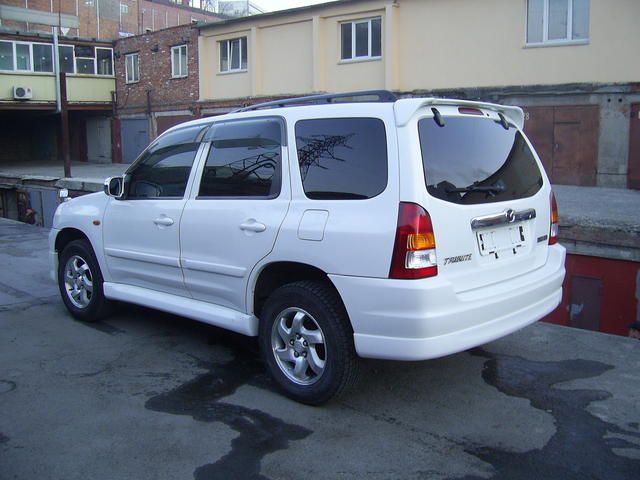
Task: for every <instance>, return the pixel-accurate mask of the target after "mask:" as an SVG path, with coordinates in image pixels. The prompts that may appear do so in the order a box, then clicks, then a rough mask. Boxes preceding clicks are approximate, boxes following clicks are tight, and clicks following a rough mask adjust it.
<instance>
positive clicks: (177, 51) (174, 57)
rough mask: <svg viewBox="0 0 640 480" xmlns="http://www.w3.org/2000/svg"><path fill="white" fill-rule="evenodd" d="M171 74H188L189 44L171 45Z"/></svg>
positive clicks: (177, 76) (179, 76) (175, 76)
mask: <svg viewBox="0 0 640 480" xmlns="http://www.w3.org/2000/svg"><path fill="white" fill-rule="evenodd" d="M171 76H172V77H173V78H181V77H186V76H187V46H186V45H180V46H178V47H171Z"/></svg>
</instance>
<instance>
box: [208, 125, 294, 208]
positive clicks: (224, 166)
mask: <svg viewBox="0 0 640 480" xmlns="http://www.w3.org/2000/svg"><path fill="white" fill-rule="evenodd" d="M282 138H283V125H282V122H281V121H280V120H279V119H275V118H265V119H255V120H240V121H232V122H227V123H220V124H214V125H213V126H212V127H211V130H209V132H208V133H207V135H206V137H205V141H210V142H211V148H210V150H209V156H208V157H207V163H206V164H205V167H204V171H203V172H202V180H201V182H200V191H199V193H198V196H199V197H200V198H201V197H260V198H275V197H277V196H278V195H279V194H280V183H281V175H282V174H281V169H282V168H281V163H282V160H281V157H282Z"/></svg>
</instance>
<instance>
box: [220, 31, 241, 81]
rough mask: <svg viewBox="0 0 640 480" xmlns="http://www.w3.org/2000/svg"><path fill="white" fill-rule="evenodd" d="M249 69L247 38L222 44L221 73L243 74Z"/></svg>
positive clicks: (235, 39) (226, 41) (234, 39)
mask: <svg viewBox="0 0 640 480" xmlns="http://www.w3.org/2000/svg"><path fill="white" fill-rule="evenodd" d="M246 69H247V37H241V38H233V39H231V40H223V41H221V42H220V72H221V73H224V72H242V71H245V70H246Z"/></svg>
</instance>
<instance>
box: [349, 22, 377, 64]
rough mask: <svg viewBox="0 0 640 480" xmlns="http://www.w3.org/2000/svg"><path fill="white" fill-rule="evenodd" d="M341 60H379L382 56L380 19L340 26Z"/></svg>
mask: <svg viewBox="0 0 640 480" xmlns="http://www.w3.org/2000/svg"><path fill="white" fill-rule="evenodd" d="M340 37H341V38H340V45H341V54H340V58H341V59H342V60H356V59H367V58H380V56H381V55H382V19H381V18H380V17H376V18H370V19H367V20H356V21H354V22H345V23H341V24H340Z"/></svg>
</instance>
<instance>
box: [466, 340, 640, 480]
mask: <svg viewBox="0 0 640 480" xmlns="http://www.w3.org/2000/svg"><path fill="white" fill-rule="evenodd" d="M472 353H473V354H474V355H477V356H480V357H484V358H486V359H487V361H486V363H485V365H484V370H483V372H482V377H483V379H484V381H485V382H486V383H487V384H489V385H491V386H493V387H495V388H497V389H498V390H499V391H500V392H502V393H504V394H506V395H509V396H512V397H518V398H525V399H528V400H529V401H530V402H531V405H532V406H533V407H534V408H538V409H541V410H544V411H546V412H548V413H549V414H550V415H552V416H553V417H554V420H555V424H556V433H555V434H554V435H553V436H552V437H551V439H550V440H549V442H548V443H547V444H546V445H545V446H544V447H543V448H542V449H539V450H531V451H528V452H523V453H519V452H510V451H508V450H505V449H499V448H494V447H479V448H466V450H467V452H468V453H471V454H472V455H475V456H477V457H478V458H480V459H481V460H483V461H484V462H487V463H489V464H491V465H492V466H493V468H494V470H495V474H494V475H493V476H492V477H491V478H492V479H496V480H502V479H504V480H512V479H516V478H517V479H521V480H528V479H531V480H538V479H541V478H544V479H562V480H571V479H576V480H578V479H579V480H584V479H585V478H590V479H596V478H597V479H607V480H623V479H624V480H631V479H637V478H640V460H635V459H631V458H628V457H622V456H619V455H616V454H615V453H614V452H613V450H612V449H614V448H630V449H635V450H640V446H639V445H638V444H636V443H630V442H628V441H626V440H623V439H621V438H611V437H609V438H605V437H608V436H610V435H612V434H613V435H625V436H628V437H632V438H636V439H638V443H640V433H639V432H637V431H631V430H623V429H621V428H620V427H618V426H617V425H615V424H612V423H608V422H606V421H603V420H601V419H600V418H598V417H596V416H594V415H593V414H591V413H589V412H588V411H587V407H588V406H589V404H591V403H592V402H596V401H601V400H606V399H608V398H610V397H611V393H609V392H606V391H603V390H586V389H576V390H566V389H561V388H556V387H555V385H556V384H558V383H562V382H567V381H570V380H576V379H582V378H592V377H597V376H599V375H602V374H603V373H605V372H606V371H608V370H611V369H612V368H613V366H611V365H607V364H605V363H600V362H595V361H590V360H582V359H576V360H563V361H557V362H555V361H552V362H538V361H533V360H527V359H524V358H520V357H515V356H508V355H494V354H492V353H489V352H487V351H486V350H483V349H481V348H478V349H474V350H473V351H472ZM628 425H631V424H628ZM475 478H480V477H474V476H467V477H465V479H468V480H470V479H475Z"/></svg>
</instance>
